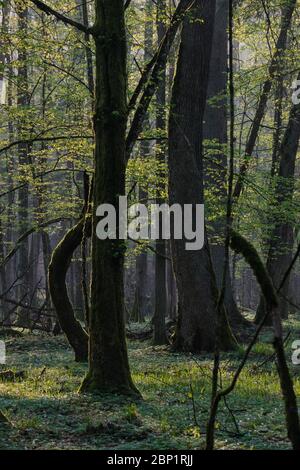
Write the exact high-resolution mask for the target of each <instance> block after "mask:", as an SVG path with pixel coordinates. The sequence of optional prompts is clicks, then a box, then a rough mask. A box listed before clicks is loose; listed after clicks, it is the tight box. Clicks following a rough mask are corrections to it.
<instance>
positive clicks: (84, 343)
mask: <svg viewBox="0 0 300 470" xmlns="http://www.w3.org/2000/svg"><path fill="white" fill-rule="evenodd" d="M91 225H92V224H91V216H87V219H86V218H85V216H83V217H82V218H81V220H80V221H79V222H78V223H77V224H76V225H75V226H74V227H72V228H71V229H70V230H69V231H68V232H67V233H66V235H65V236H64V238H63V239H62V240H61V241H60V243H59V244H58V245H57V247H56V248H55V250H54V251H53V254H52V258H51V261H50V265H49V290H50V294H51V298H52V302H53V305H54V307H55V310H56V313H57V317H58V321H59V324H60V326H61V329H62V330H63V332H64V333H65V335H66V336H67V338H68V341H69V343H70V345H71V346H72V348H73V349H74V352H75V360H76V361H77V362H85V361H87V358H88V334H87V332H86V331H85V330H84V328H83V327H82V326H81V324H80V322H79V321H78V320H77V319H76V318H75V315H74V310H73V307H72V304H71V301H70V299H69V296H68V290H67V286H66V275H67V272H68V269H69V267H70V264H71V259H72V255H73V253H74V251H75V250H76V248H77V247H78V246H79V245H80V243H81V240H82V234H83V230H84V227H85V230H86V231H89V232H91Z"/></svg>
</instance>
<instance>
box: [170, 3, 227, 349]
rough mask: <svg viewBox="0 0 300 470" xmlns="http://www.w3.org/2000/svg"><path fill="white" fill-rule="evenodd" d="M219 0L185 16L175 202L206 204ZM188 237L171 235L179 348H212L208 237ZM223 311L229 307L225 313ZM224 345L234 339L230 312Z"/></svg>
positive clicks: (173, 158)
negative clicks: (196, 240) (190, 242)
mask: <svg viewBox="0 0 300 470" xmlns="http://www.w3.org/2000/svg"><path fill="white" fill-rule="evenodd" d="M214 17H215V2H214V1H211V0H196V1H195V2H194V4H193V7H192V8H191V10H190V13H189V16H188V18H186V19H185V20H184V24H183V30H182V36H181V45H180V51H179V58H178V62H177V70H176V76H175V80H174V85H173V91H172V99H171V112H170V122H169V198H170V203H171V204H174V203H179V204H180V205H181V207H183V205H184V204H193V205H196V204H201V203H203V199H204V195H203V158H202V144H203V142H202V140H203V139H202V135H203V129H202V127H203V117H204V111H205V105H206V96H207V86H208V78H209V63H210V58H211V46H212V38H213V26H214ZM185 242H186V240H172V252H173V263H174V272H175V276H176V282H177V290H178V317H179V319H178V326H177V333H176V340H175V347H176V348H177V349H182V350H188V351H193V352H199V351H213V350H214V347H215V329H216V314H217V312H216V307H217V297H218V293H217V288H216V280H215V276H214V271H213V267H212V262H211V256H210V251H209V246H208V242H207V239H206V241H205V246H204V248H203V249H202V250H200V251H187V250H186V249H185ZM223 313H224V312H223ZM223 319H224V325H223V326H224V328H223V335H222V336H223V337H222V338H221V347H222V349H224V350H228V349H231V348H232V347H233V346H234V344H235V341H234V338H233V336H232V333H231V331H230V328H229V326H228V323H227V321H226V318H225V315H223Z"/></svg>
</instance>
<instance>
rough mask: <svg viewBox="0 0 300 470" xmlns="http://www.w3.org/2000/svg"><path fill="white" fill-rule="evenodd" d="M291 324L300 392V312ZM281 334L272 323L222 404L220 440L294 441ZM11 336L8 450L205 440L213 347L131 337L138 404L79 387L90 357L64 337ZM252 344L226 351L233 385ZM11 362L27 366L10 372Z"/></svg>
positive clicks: (6, 388) (2, 377)
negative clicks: (190, 351)
mask: <svg viewBox="0 0 300 470" xmlns="http://www.w3.org/2000/svg"><path fill="white" fill-rule="evenodd" d="M142 328H145V325H144V326H142ZM285 330H286V334H288V333H289V337H288V341H287V345H286V351H287V357H288V360H289V364H290V365H291V371H292V373H293V376H294V380H295V388H296V392H297V396H298V397H300V366H293V365H292V360H291V355H292V350H291V344H292V342H293V341H294V340H295V339H298V340H300V320H299V319H298V320H297V319H295V317H294V318H293V320H291V321H289V322H287V323H286V324H285ZM0 334H1V332H0ZM0 339H1V337H0ZM271 340H272V335H271V332H270V331H269V330H265V331H264V333H263V334H262V336H261V338H260V341H259V343H258V344H257V345H256V346H255V349H254V351H253V353H252V354H251V357H250V360H249V362H248V364H247V366H246V368H245V370H244V372H243V374H242V376H241V378H240V380H239V382H238V385H237V387H236V389H235V390H234V392H233V393H232V394H231V395H230V397H228V399H227V401H226V403H222V404H221V406H220V410H219V413H218V422H217V431H216V437H217V448H219V449H228V450H229V449H286V448H290V444H289V441H288V440H287V438H286V429H285V420H284V410H283V405H282V399H281V394H280V388H279V384H278V376H277V373H276V367H275V364H274V357H273V349H272V344H271ZM5 341H6V345H7V356H8V357H7V364H6V365H5V366H4V365H2V366H0V410H2V411H3V412H4V414H5V416H6V417H7V418H8V420H9V424H4V423H1V422H0V449H116V450H117V449H119V450H121V449H154V450H160V449H201V448H203V446H204V438H205V425H206V420H207V411H208V409H209V400H210V383H211V370H212V362H213V358H212V356H211V355H204V356H203V355H202V356H191V355H184V354H174V353H172V352H170V351H169V350H168V348H166V347H153V346H152V345H151V343H150V342H149V341H148V342H147V341H144V342H139V341H129V344H128V346H129V355H130V363H131V368H132V373H133V378H134V381H135V383H136V385H137V386H138V388H139V390H140V391H141V392H142V394H143V401H140V402H136V403H132V402H130V401H128V400H127V399H122V398H120V397H118V396H111V395H110V396H98V397H92V396H87V395H84V396H82V395H79V394H78V393H77V390H78V387H79V385H80V383H81V380H82V378H83V377H84V374H85V372H86V369H87V366H86V365H84V364H76V363H75V362H74V361H73V354H72V351H71V350H70V348H69V347H68V345H67V342H66V341H65V339H64V338H63V337H56V338H54V337H50V336H47V335H42V334H36V335H33V334H26V333H23V334H22V335H21V336H17V337H6V338H5ZM243 350H244V347H240V350H239V351H238V352H235V353H232V354H224V355H223V358H222V369H221V371H222V382H223V386H224V385H225V384H226V383H228V381H229V380H230V377H232V374H233V372H234V370H235V368H236V366H237V364H238V362H239V360H240V359H241V357H242V355H243ZM7 370H11V371H13V372H17V373H18V374H16V375H15V376H13V375H12V374H7V373H6V374H3V371H7Z"/></svg>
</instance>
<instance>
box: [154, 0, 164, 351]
mask: <svg viewBox="0 0 300 470" xmlns="http://www.w3.org/2000/svg"><path fill="white" fill-rule="evenodd" d="M166 9H167V2H166V0H159V1H158V2H157V38H158V43H160V42H162V40H163V38H164V36H165V34H166V26H165V21H166V13H167V12H166ZM156 101H157V103H156V105H157V111H156V128H157V130H158V131H164V130H165V129H166V110H165V106H166V64H165V66H164V67H163V68H162V70H161V73H160V76H159V84H158V87H157V93H156ZM157 159H158V161H159V162H161V163H164V162H165V146H164V145H163V147H162V148H161V149H160V150H159V152H158V154H157ZM163 189H164V188H163V187H161V186H158V188H157V191H158V193H160V192H161V191H163ZM164 202H165V201H164V199H163V198H162V197H161V196H160V195H159V194H158V197H157V199H156V203H157V204H163V203H164ZM166 247H167V245H166V241H165V240H157V241H156V247H155V249H156V255H155V311H154V317H153V344H155V345H163V344H166V343H167V336H166V321H165V318H166V314H167V279H166V274H167V270H166V254H167V253H166Z"/></svg>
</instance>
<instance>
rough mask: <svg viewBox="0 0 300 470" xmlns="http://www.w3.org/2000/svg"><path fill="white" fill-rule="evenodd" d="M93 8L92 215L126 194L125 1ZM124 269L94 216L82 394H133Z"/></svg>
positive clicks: (106, 0) (117, 243) (107, 0)
mask: <svg viewBox="0 0 300 470" xmlns="http://www.w3.org/2000/svg"><path fill="white" fill-rule="evenodd" d="M95 8H96V20H95V24H94V27H93V37H94V40H95V44H96V96H95V115H94V132H95V180H94V194H93V202H94V214H95V211H96V208H97V207H98V206H99V205H101V204H104V203H110V204H112V205H114V206H115V207H116V208H118V197H119V196H121V195H124V194H125V132H126V124H127V104H126V95H127V74H126V59H127V54H126V31H125V21H124V2H123V0H115V1H113V2H112V1H111V0H96V2H95ZM118 212H119V211H118V210H117V215H119V214H118ZM123 265H124V243H123V242H122V240H109V239H107V240H105V241H100V240H99V239H98V238H97V236H96V217H95V215H94V216H93V228H92V270H93V275H92V285H91V309H90V325H89V326H90V343H89V371H88V374H87V376H86V378H85V379H84V381H83V383H82V386H81V391H82V392H92V393H100V392H116V393H122V394H134V395H138V391H137V389H136V388H135V386H134V384H133V382H132V379H131V375H130V370H129V363H128V356H127V347H126V340H125V325H124V292H123Z"/></svg>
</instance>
